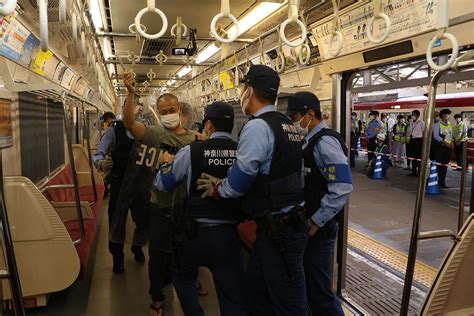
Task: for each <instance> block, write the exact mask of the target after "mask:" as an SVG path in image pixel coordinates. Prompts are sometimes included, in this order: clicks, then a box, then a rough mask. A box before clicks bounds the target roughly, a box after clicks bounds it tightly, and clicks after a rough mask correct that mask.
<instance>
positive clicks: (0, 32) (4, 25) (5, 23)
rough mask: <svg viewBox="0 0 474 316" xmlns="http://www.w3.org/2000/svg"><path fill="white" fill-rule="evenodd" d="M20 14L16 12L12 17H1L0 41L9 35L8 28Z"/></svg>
mask: <svg viewBox="0 0 474 316" xmlns="http://www.w3.org/2000/svg"><path fill="white" fill-rule="evenodd" d="M17 15H18V14H17V13H16V12H15V13H13V14H12V15H9V16H5V17H0V39H3V36H4V35H5V34H6V33H7V30H8V28H9V27H10V24H11V23H12V21H13V20H15V18H16V16H17Z"/></svg>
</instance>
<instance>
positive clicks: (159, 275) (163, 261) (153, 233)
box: [123, 73, 196, 316]
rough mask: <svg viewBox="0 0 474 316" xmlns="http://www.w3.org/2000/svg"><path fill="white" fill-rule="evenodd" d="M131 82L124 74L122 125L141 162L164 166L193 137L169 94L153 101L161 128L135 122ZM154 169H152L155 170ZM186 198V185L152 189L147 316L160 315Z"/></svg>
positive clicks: (174, 99)
mask: <svg viewBox="0 0 474 316" xmlns="http://www.w3.org/2000/svg"><path fill="white" fill-rule="evenodd" d="M134 83H135V79H134V78H133V76H132V75H131V74H130V73H126V74H125V80H124V84H125V85H126V87H127V90H128V96H127V101H126V102H125V108H124V113H123V122H124V124H125V127H126V128H127V129H128V130H129V132H130V133H131V134H132V136H133V137H134V138H135V139H136V140H138V141H140V142H141V143H142V144H144V145H145V146H147V147H148V148H147V150H146V151H145V153H144V154H143V157H142V158H143V161H144V163H146V162H147V161H153V158H151V157H155V156H156V155H159V157H160V158H159V159H158V161H160V162H168V160H169V159H172V156H173V155H174V154H176V152H177V151H178V150H179V149H181V148H183V147H184V146H186V145H189V144H190V143H192V142H193V141H194V140H195V139H196V133H195V132H192V131H189V130H187V129H185V128H183V127H182V126H181V123H180V113H181V110H180V104H179V102H178V99H177V98H176V96H174V95H173V94H170V93H165V94H163V95H161V96H160V97H159V98H158V100H157V108H158V117H159V120H160V123H161V125H156V126H145V125H144V124H142V123H140V122H138V121H135V113H134V97H133V96H134V93H135V88H134ZM157 167H158V166H153V168H154V169H156V168H157ZM185 196H186V183H183V184H182V185H180V186H178V187H177V188H176V189H174V190H173V191H171V192H162V191H158V190H157V189H156V188H155V187H153V188H152V191H151V198H150V205H149V264H148V270H149V271H148V274H149V279H150V295H151V299H152V304H151V306H150V309H151V310H150V315H157V316H160V315H162V312H163V311H162V302H163V300H164V295H163V288H164V286H165V285H166V284H167V283H168V282H169V281H170V279H171V277H170V276H171V271H170V265H171V258H172V251H173V246H172V233H173V231H172V219H173V218H176V217H177V216H179V215H180V214H182V203H183V201H184V198H185Z"/></svg>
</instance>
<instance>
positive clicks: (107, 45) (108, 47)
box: [102, 37, 112, 59]
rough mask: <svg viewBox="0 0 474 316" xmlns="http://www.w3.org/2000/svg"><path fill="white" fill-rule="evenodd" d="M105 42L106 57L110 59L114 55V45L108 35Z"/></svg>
mask: <svg viewBox="0 0 474 316" xmlns="http://www.w3.org/2000/svg"><path fill="white" fill-rule="evenodd" d="M103 44H104V45H102V46H103V52H104V58H105V59H108V58H110V57H112V46H111V45H110V40H109V39H108V38H107V37H104V42H103Z"/></svg>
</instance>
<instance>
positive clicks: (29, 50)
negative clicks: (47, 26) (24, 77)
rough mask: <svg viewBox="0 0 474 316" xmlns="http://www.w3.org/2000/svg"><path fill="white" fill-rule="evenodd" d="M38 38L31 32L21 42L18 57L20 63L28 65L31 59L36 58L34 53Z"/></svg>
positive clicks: (36, 48) (37, 45) (38, 43)
mask: <svg viewBox="0 0 474 316" xmlns="http://www.w3.org/2000/svg"><path fill="white" fill-rule="evenodd" d="M39 45H40V40H39V39H38V38H37V37H36V36H34V35H33V34H32V33H30V35H29V36H28V37H27V38H26V40H25V43H24V44H23V52H22V54H21V57H20V63H22V64H23V65H24V66H26V67H29V66H30V64H31V61H32V60H33V59H35V58H36V53H37V51H38V49H39Z"/></svg>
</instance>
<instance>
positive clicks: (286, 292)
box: [217, 65, 309, 316]
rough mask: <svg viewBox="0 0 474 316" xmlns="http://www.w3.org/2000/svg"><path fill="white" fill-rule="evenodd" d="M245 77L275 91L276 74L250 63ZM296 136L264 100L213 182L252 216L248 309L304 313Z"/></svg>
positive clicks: (289, 315)
mask: <svg viewBox="0 0 474 316" xmlns="http://www.w3.org/2000/svg"><path fill="white" fill-rule="evenodd" d="M245 82H246V83H247V85H248V86H250V87H252V89H254V90H259V91H262V92H265V93H267V94H269V95H273V96H276V95H277V92H278V87H279V83H280V78H279V76H278V74H277V73H276V72H275V71H274V70H273V69H271V68H269V67H267V66H263V65H255V66H252V67H251V68H250V70H249V72H248V74H247V75H246V76H245ZM302 159H303V156H302V148H301V136H300V135H299V134H298V132H297V130H296V128H295V126H294V125H293V124H292V122H291V121H290V120H289V119H288V118H287V117H285V116H284V115H283V114H281V113H279V112H277V111H276V108H275V106H274V105H272V104H269V105H267V106H264V107H263V108H261V109H260V110H258V111H257V112H256V113H254V114H253V116H252V118H251V120H250V121H249V122H248V123H247V124H246V125H245V126H244V127H243V129H242V131H241V135H240V140H239V146H238V149H237V158H236V162H235V163H234V164H233V165H232V167H231V168H230V169H229V172H228V174H227V178H226V179H224V180H222V182H221V183H220V184H219V185H218V186H217V193H218V195H219V196H220V197H221V198H233V197H239V196H242V197H243V199H242V209H243V211H244V213H245V215H246V217H247V218H248V219H255V221H256V222H257V227H258V229H257V239H256V242H255V244H254V246H253V248H252V252H251V257H250V262H249V264H248V267H247V278H246V279H247V295H248V297H249V308H250V311H251V315H259V316H261V315H285V316H303V315H308V313H309V310H308V305H307V299H306V285H305V278H304V269H303V256H304V251H305V248H306V244H307V242H308V230H307V226H306V223H305V220H304V219H302V218H301V217H302V216H303V212H302V211H301V204H303V191H302V183H301V170H302Z"/></svg>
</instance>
